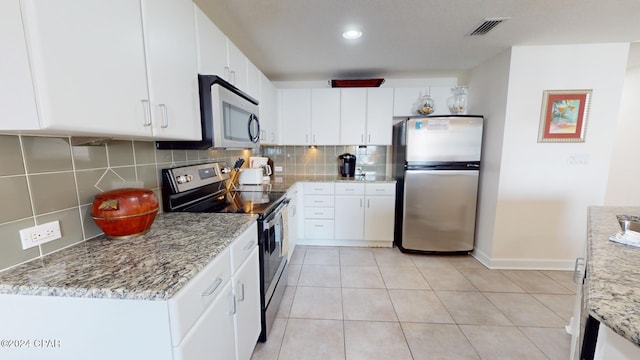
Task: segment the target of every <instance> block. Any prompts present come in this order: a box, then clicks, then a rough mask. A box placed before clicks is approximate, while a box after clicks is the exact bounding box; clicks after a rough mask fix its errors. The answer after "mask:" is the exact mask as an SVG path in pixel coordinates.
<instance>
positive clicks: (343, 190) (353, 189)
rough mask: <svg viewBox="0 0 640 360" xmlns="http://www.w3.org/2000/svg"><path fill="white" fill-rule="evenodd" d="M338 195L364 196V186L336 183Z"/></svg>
mask: <svg viewBox="0 0 640 360" xmlns="http://www.w3.org/2000/svg"><path fill="white" fill-rule="evenodd" d="M336 195H364V184H351V183H336Z"/></svg>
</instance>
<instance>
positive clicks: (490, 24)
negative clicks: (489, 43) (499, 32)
mask: <svg viewBox="0 0 640 360" xmlns="http://www.w3.org/2000/svg"><path fill="white" fill-rule="evenodd" d="M509 19H510V18H508V17H499V18H486V19H484V20H483V21H482V23H481V24H480V25H478V26H477V27H476V28H475V30H473V31H471V32H470V33H469V36H479V35H486V34H487V33H488V32H489V31H491V30H492V29H493V28H494V27H496V26H498V25H500V24H502V23H503V22H504V21H507V20H509Z"/></svg>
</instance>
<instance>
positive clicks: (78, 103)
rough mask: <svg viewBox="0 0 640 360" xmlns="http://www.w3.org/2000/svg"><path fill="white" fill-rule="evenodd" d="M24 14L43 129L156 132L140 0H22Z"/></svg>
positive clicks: (90, 132) (78, 132)
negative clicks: (148, 111) (150, 115)
mask: <svg viewBox="0 0 640 360" xmlns="http://www.w3.org/2000/svg"><path fill="white" fill-rule="evenodd" d="M22 16H23V21H24V27H25V33H26V38H27V46H28V48H29V55H30V65H31V71H32V76H33V77H34V83H35V95H36V101H37V103H38V107H39V109H40V127H41V128H42V129H46V130H47V131H48V132H49V133H52V134H53V133H65V132H68V133H71V132H73V134H76V135H81V134H84V135H111V136H127V137H151V127H150V124H149V123H148V122H146V123H145V121H147V120H146V117H145V105H144V103H143V101H145V100H147V99H149V94H148V90H147V77H146V64H145V54H144V46H143V36H142V22H141V18H142V14H141V9H140V2H139V1H131V0H113V1H98V0H93V1H74V0H58V1H51V0H32V1H24V2H22ZM3 56H5V55H3Z"/></svg>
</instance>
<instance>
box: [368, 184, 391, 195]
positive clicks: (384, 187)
mask: <svg viewBox="0 0 640 360" xmlns="http://www.w3.org/2000/svg"><path fill="white" fill-rule="evenodd" d="M365 194H366V195H367V196H371V195H379V196H394V195H395V194H396V184H394V183H371V184H365Z"/></svg>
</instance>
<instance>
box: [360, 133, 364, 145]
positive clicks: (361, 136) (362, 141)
mask: <svg viewBox="0 0 640 360" xmlns="http://www.w3.org/2000/svg"><path fill="white" fill-rule="evenodd" d="M360 142H361V143H364V134H360Z"/></svg>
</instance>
